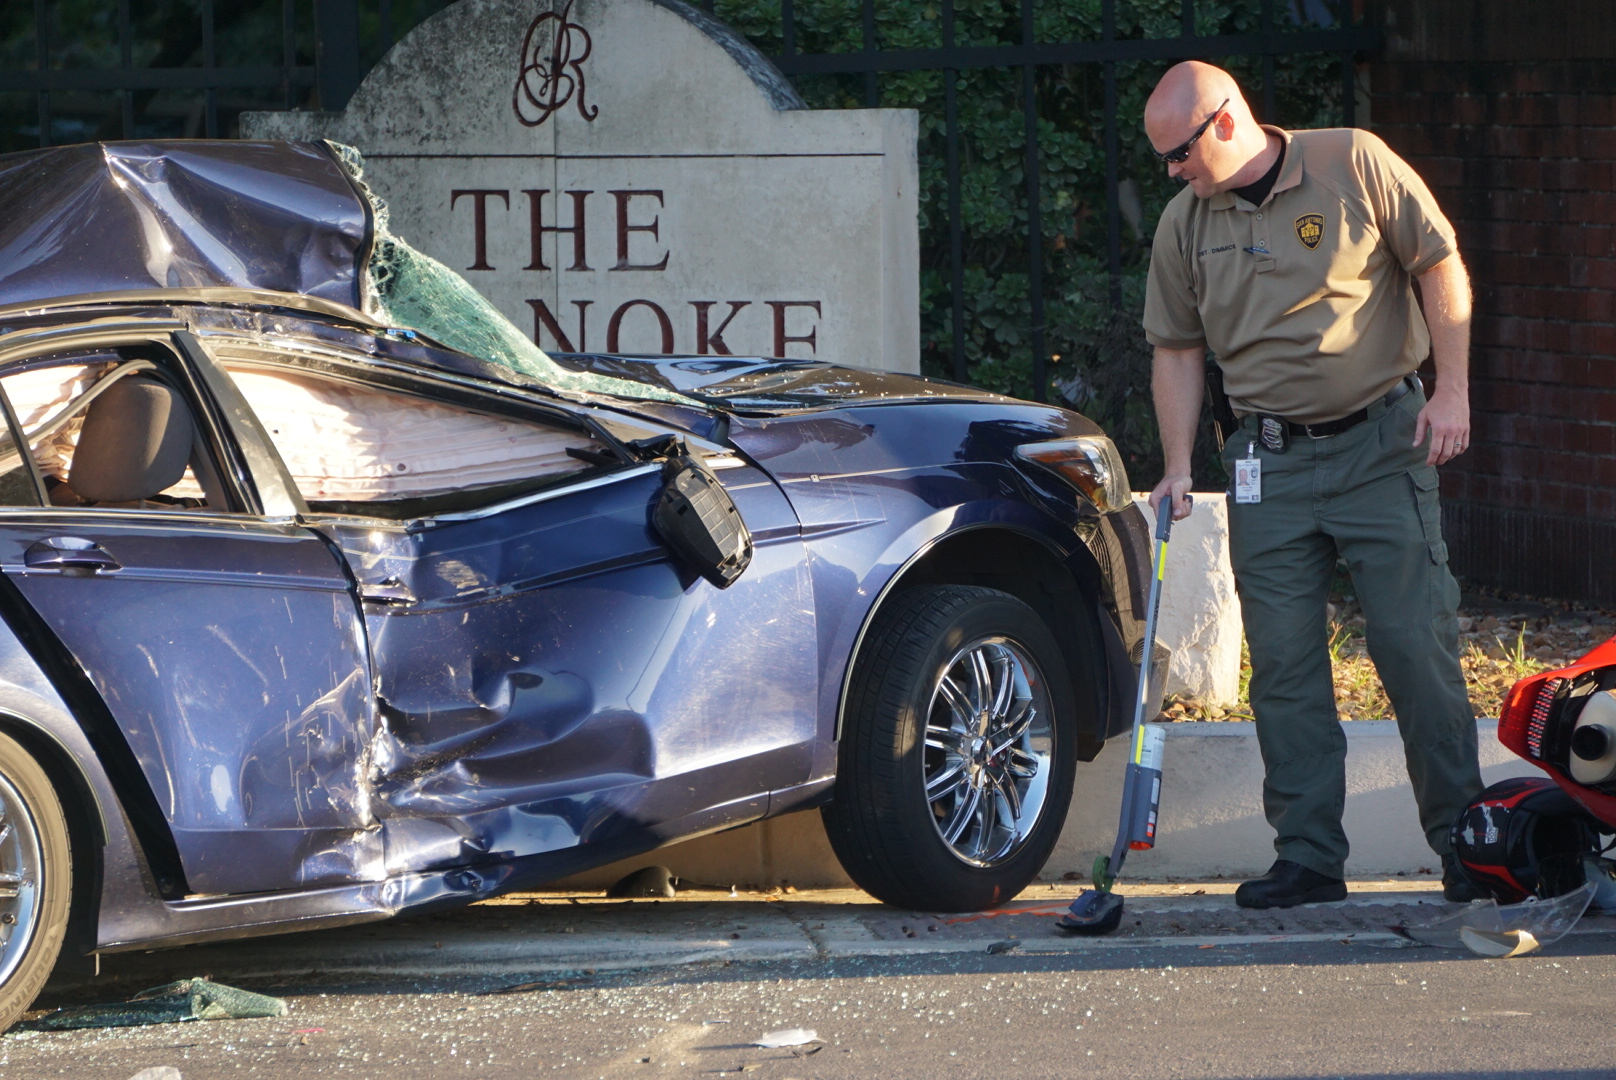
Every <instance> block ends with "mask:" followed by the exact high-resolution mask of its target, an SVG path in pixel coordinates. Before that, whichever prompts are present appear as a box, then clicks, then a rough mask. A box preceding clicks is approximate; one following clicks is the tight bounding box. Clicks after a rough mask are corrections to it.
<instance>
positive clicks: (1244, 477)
mask: <svg viewBox="0 0 1616 1080" xmlns="http://www.w3.org/2000/svg"><path fill="white" fill-rule="evenodd" d="M1234 501H1235V502H1237V503H1260V502H1262V459H1261V458H1257V457H1243V458H1236V459H1235V463H1234Z"/></svg>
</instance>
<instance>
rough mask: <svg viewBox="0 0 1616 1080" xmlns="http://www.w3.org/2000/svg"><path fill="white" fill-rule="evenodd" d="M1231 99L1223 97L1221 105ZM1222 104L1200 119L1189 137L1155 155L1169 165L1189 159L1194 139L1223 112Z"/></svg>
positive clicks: (1179, 163)
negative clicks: (1209, 114) (1199, 123)
mask: <svg viewBox="0 0 1616 1080" xmlns="http://www.w3.org/2000/svg"><path fill="white" fill-rule="evenodd" d="M1233 100H1234V99H1233V98H1224V99H1223V105H1227V104H1229V102H1231V101H1233ZM1223 105H1219V106H1218V107H1217V108H1216V109H1213V110H1212V115H1211V116H1209V117H1207V118H1206V119H1205V120H1203V121H1201V126H1200V127H1198V128H1196V129H1195V134H1194V135H1191V136H1190V137H1189V138H1187V139H1185V140H1184V141H1183V142H1181V143H1179V144H1178V145H1177V146H1175V147H1173V148H1172V149H1171V150H1168V151H1167V152H1166V153H1163V152H1162V151H1160V150H1157V151H1155V154H1156V156H1157V157H1159V158H1161V159H1162V160H1163V161H1165V162H1167V163H1168V164H1169V165H1182V164H1184V162H1186V161H1188V160H1189V159H1190V148H1191V147H1193V146H1194V145H1195V141H1196V140H1197V139H1199V138H1200V137H1201V136H1202V135H1205V134H1206V129H1207V128H1209V127H1211V126H1212V121H1214V120H1216V119H1217V118H1218V116H1219V114H1221V113H1222V112H1223Z"/></svg>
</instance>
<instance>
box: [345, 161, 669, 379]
mask: <svg viewBox="0 0 1616 1080" xmlns="http://www.w3.org/2000/svg"><path fill="white" fill-rule="evenodd" d="M329 145H330V146H331V148H332V150H333V152H334V153H335V154H336V157H337V160H338V161H340V162H341V163H342V166H343V168H344V169H345V170H347V172H348V175H349V176H350V177H351V178H352V179H353V181H354V186H355V187H357V188H358V189H359V191H360V192H362V193H363V194H364V196H365V199H366V200H367V201H368V202H369V203H370V208H371V214H372V217H373V218H374V220H375V229H376V238H375V245H374V247H373V249H372V251H371V256H370V260H369V263H368V265H367V267H366V275H365V276H366V280H365V283H364V288H363V295H364V301H363V306H364V311H365V314H367V315H370V316H372V317H374V318H376V319H378V320H380V321H382V322H385V323H386V324H387V325H389V326H397V327H402V328H406V329H410V330H417V331H419V332H421V333H423V334H425V335H427V336H428V337H430V338H433V339H434V340H436V341H439V342H441V343H443V344H444V345H447V346H449V347H450V348H451V349H457V350H459V351H460V352H463V353H466V354H467V355H470V356H474V357H477V358H478V359H480V360H486V361H488V362H490V363H494V364H499V365H500V366H502V367H507V368H510V369H511V370H513V371H517V372H520V373H521V374H523V375H526V376H528V377H529V378H531V379H535V380H537V381H538V382H541V383H543V384H544V385H546V386H550V387H554V388H555V389H558V390H571V391H576V392H580V393H587V394H610V395H612V396H614V397H627V398H641V399H647V398H648V399H653V400H657V401H672V402H677V403H679V404H686V405H693V404H697V402H694V401H692V399H690V398H689V397H687V396H685V395H684V394H681V393H678V392H677V391H674V390H671V389H667V388H664V387H659V386H651V385H647V384H646V383H643V382H635V381H630V380H627V379H619V378H613V377H611V376H608V375H598V374H594V373H592V372H586V371H573V370H569V369H567V368H565V367H562V366H561V365H559V364H557V363H556V362H555V361H553V360H551V359H550V357H549V356H548V355H547V354H546V353H545V351H544V350H543V349H541V348H539V347H538V345H536V344H534V342H533V341H532V339H530V338H529V337H528V336H527V335H525V334H523V333H522V332H521V331H520V330H518V329H517V328H516V327H515V326H513V325H512V324H511V322H510V320H509V319H507V318H505V316H504V315H502V314H500V312H499V309H498V308H496V307H494V305H493V304H491V303H489V302H488V300H486V299H485V298H484V297H483V295H482V294H481V293H479V292H478V291H477V290H476V289H474V288H472V287H471V285H470V283H468V282H467V281H466V279H465V278H463V277H461V276H460V275H459V274H457V273H455V272H454V271H453V270H451V269H449V268H448V267H447V266H445V265H443V264H442V263H441V262H439V261H438V260H436V259H434V258H432V257H431V256H430V255H425V254H422V253H421V252H419V251H417V250H415V248H413V247H411V246H410V245H409V244H408V243H406V242H405V241H404V240H403V239H401V238H400V237H398V236H395V235H394V234H393V231H392V229H391V227H390V222H389V214H388V210H387V204H386V203H385V202H383V201H382V200H381V199H380V198H379V197H378V196H377V195H376V193H375V192H373V191H371V190H370V187H369V186H368V185H367V184H365V182H364V175H365V161H364V158H363V157H362V156H361V155H360V153H359V151H357V150H355V149H354V148H353V147H351V146H342V145H340V144H337V143H331V144H329Z"/></svg>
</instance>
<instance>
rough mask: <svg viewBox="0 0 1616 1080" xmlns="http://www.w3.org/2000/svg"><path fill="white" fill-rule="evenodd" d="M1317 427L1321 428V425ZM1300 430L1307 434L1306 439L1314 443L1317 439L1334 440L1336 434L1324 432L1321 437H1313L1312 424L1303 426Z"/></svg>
mask: <svg viewBox="0 0 1616 1080" xmlns="http://www.w3.org/2000/svg"><path fill="white" fill-rule="evenodd" d="M1319 426H1320V427H1323V425H1322V424H1321V425H1319ZM1302 430H1303V431H1305V432H1307V437H1308V438H1310V439H1312V440H1314V441H1315V442H1317V441H1318V440H1319V439H1333V438H1335V434H1336V433H1335V432H1333V431H1329V432H1325V433H1324V434H1323V435H1315V434H1313V425H1312V424H1303V425H1302Z"/></svg>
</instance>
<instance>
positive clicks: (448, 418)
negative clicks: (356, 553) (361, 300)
mask: <svg viewBox="0 0 1616 1080" xmlns="http://www.w3.org/2000/svg"><path fill="white" fill-rule="evenodd" d="M221 359H222V362H223V366H224V368H225V370H226V371H228V372H229V373H230V375H231V378H233V379H234V380H235V382H236V385H237V386H238V387H239V388H240V390H241V393H242V395H243V396H244V397H245V398H246V399H247V403H248V404H249V405H250V406H251V407H252V409H253V412H255V413H256V414H257V415H258V419H259V421H260V422H261V423H262V424H263V425H264V429H265V430H266V431H267V432H268V433H269V437H270V439H271V440H272V441H273V442H274V444H275V449H276V450H277V451H279V453H280V455H281V459H282V460H283V461H284V462H285V463H286V468H287V471H288V472H290V473H291V475H292V479H293V480H294V481H295V482H296V483H297V486H298V490H299V491H300V492H301V493H302V495H303V498H304V500H305V501H306V502H307V503H308V504H309V508H310V509H311V510H314V511H316V512H320V513H329V514H358V515H364V516H370V517H384V518H394V519H408V518H417V517H425V516H430V515H431V514H435V513H447V512H451V511H456V510H464V509H469V508H472V507H476V506H484V505H488V504H490V503H494V502H499V501H502V500H504V499H508V498H515V497H518V496H520V495H523V494H526V493H527V492H529V491H533V490H537V489H538V488H541V487H545V486H548V485H550V484H554V483H556V482H558V481H561V480H565V479H567V478H569V477H572V476H574V475H575V474H578V473H580V472H583V471H585V470H587V469H590V468H594V467H599V466H603V465H615V464H617V463H618V457H617V455H616V453H615V452H614V451H613V450H612V448H611V447H609V446H607V445H606V444H605V443H602V442H599V441H598V440H596V439H594V438H591V437H590V436H588V435H586V434H584V433H583V432H581V431H578V430H573V429H567V428H563V427H560V426H556V425H551V424H546V423H542V422H538V421H534V420H529V419H525V418H517V417H513V416H509V415H503V414H497V413H491V412H482V411H479V410H476V409H471V408H467V407H465V406H462V405H459V404H450V403H445V402H441V401H434V400H431V399H429V398H426V397H422V396H418V395H415V394H410V393H405V392H401V391H399V390H395V389H391V388H386V389H384V388H382V387H378V386H375V385H372V384H368V383H365V382H361V381H359V380H357V379H344V378H338V377H334V376H330V375H326V374H323V373H313V372H309V371H307V370H297V369H291V368H286V367H277V366H273V365H270V364H266V363H264V362H262V361H261V360H243V359H240V358H234V359H233V358H232V357H231V356H230V350H228V349H221Z"/></svg>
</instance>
